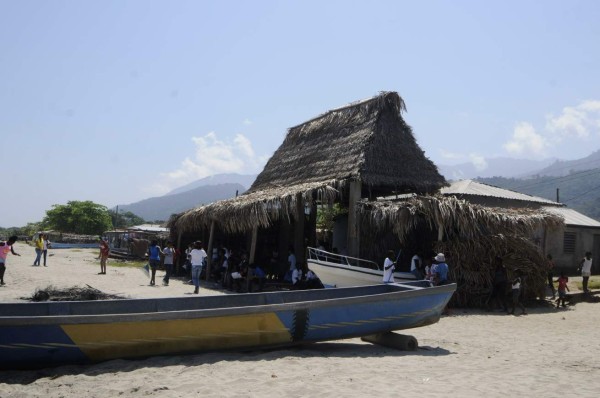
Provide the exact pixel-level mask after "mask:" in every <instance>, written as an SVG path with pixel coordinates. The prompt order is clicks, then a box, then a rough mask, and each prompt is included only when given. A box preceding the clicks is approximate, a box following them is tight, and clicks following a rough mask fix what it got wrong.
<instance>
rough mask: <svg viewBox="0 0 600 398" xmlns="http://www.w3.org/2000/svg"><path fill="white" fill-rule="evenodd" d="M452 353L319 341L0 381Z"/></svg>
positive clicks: (69, 368) (22, 373)
mask: <svg viewBox="0 0 600 398" xmlns="http://www.w3.org/2000/svg"><path fill="white" fill-rule="evenodd" d="M446 355H452V352H450V351H449V350H447V349H445V348H441V347H429V346H420V347H419V348H418V349H417V350H415V351H400V350H396V349H393V348H386V347H382V346H378V345H373V344H366V343H352V342H344V341H339V342H322V343H314V344H305V345H299V346H296V347H291V348H289V347H288V348H285V349H272V350H256V351H246V352H213V353H210V352H209V353H204V354H190V355H170V356H159V357H151V358H146V359H137V360H123V359H117V360H112V361H106V362H100V363H97V364H90V365H66V366H59V367H53V368H44V369H36V370H9V371H2V372H1V373H0V382H2V383H6V384H11V385H15V384H21V385H25V384H29V383H33V382H35V381H36V380H39V379H44V378H50V379H56V378H59V377H63V376H70V375H86V376H91V377H93V376H97V375H101V374H105V373H119V372H133V371H136V370H138V369H143V368H157V369H160V368H165V367H169V366H183V367H192V366H199V365H211V364H214V363H217V362H222V361H232V362H248V363H249V364H248V366H253V365H252V364H251V363H254V362H257V361H274V360H279V359H283V358H288V357H296V358H317V357H323V358H348V359H356V358H372V357H390V356H392V357H399V358H401V357H407V356H421V357H437V356H446Z"/></svg>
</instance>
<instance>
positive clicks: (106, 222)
mask: <svg viewBox="0 0 600 398" xmlns="http://www.w3.org/2000/svg"><path fill="white" fill-rule="evenodd" d="M42 225H43V226H44V228H47V229H53V230H56V231H60V232H68V233H75V234H82V235H99V234H101V233H103V232H104V231H107V230H109V229H112V222H111V218H110V214H109V211H108V209H107V208H106V206H103V205H99V204H97V203H94V202H92V201H89V200H88V201H83V202H81V201H70V202H68V203H67V204H66V205H53V206H52V209H51V210H48V211H46V217H44V219H43V220H42Z"/></svg>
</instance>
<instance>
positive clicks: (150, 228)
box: [129, 224, 169, 232]
mask: <svg viewBox="0 0 600 398" xmlns="http://www.w3.org/2000/svg"><path fill="white" fill-rule="evenodd" d="M129 230H130V231H144V232H169V228H165V227H161V226H160V225H158V224H142V225H136V226H134V227H130V228H129Z"/></svg>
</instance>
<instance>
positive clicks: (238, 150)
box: [150, 132, 267, 194]
mask: <svg viewBox="0 0 600 398" xmlns="http://www.w3.org/2000/svg"><path fill="white" fill-rule="evenodd" d="M192 142H193V143H194V154H193V156H190V157H186V158H185V159H184V160H183V161H182V162H181V166H180V167H179V168H178V169H177V170H174V171H171V172H168V173H162V174H161V175H160V178H159V181H158V182H157V183H155V184H153V186H152V187H150V189H151V190H152V192H153V193H154V194H164V193H167V192H168V191H171V190H173V189H174V188H177V187H180V186H182V185H185V184H187V183H190V182H192V181H195V180H198V179H200V178H204V177H208V176H211V175H215V174H220V173H240V174H251V173H258V172H260V170H261V169H262V166H263V165H264V164H265V162H266V160H267V157H266V156H257V155H256V154H255V152H254V149H253V148H252V142H250V140H249V139H248V138H247V137H245V136H244V135H242V134H237V135H236V136H235V137H234V139H233V141H227V140H222V139H219V138H218V137H217V134H216V133H215V132H210V133H208V134H206V135H204V136H202V137H192Z"/></svg>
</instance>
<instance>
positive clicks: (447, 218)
mask: <svg viewBox="0 0 600 398" xmlns="http://www.w3.org/2000/svg"><path fill="white" fill-rule="evenodd" d="M358 209H359V211H360V213H361V220H362V222H363V224H366V225H369V229H370V230H371V231H373V238H372V239H373V245H376V242H377V241H382V239H381V238H380V234H381V233H385V232H387V231H390V230H392V231H393V232H394V234H395V235H396V236H397V238H398V239H399V241H400V243H401V245H404V244H405V243H406V242H407V241H408V238H409V237H411V238H413V237H414V236H413V235H414V234H415V231H416V230H417V229H419V228H422V227H423V226H425V227H426V228H425V229H427V230H429V231H433V235H438V239H437V240H436V239H431V235H430V236H429V237H425V238H424V240H425V241H429V242H431V243H432V244H433V245H432V247H430V248H429V251H430V252H432V253H435V252H443V253H445V254H446V258H447V259H448V262H449V264H450V272H451V275H452V280H454V281H457V282H458V290H457V293H456V295H455V298H454V299H455V301H456V303H457V304H458V305H461V306H478V307H479V306H482V305H483V304H484V302H485V301H486V300H487V298H488V293H489V291H490V289H491V285H492V278H493V272H494V269H493V264H494V261H493V260H494V259H495V258H496V257H501V258H502V259H503V260H504V264H505V265H506V267H507V269H508V271H509V273H510V275H515V274H517V273H519V274H520V275H523V276H524V277H525V280H526V281H527V283H526V294H527V295H528V296H530V297H532V296H536V295H539V293H540V292H541V291H543V289H544V287H545V281H546V274H547V271H548V269H547V262H546V259H545V257H544V255H543V252H542V251H541V250H540V247H539V246H538V245H537V244H536V243H535V242H534V241H532V240H531V239H530V237H532V236H533V234H534V232H535V231H536V230H538V229H540V228H548V229H558V228H562V227H563V226H564V222H563V219H562V218H561V217H560V216H558V215H556V214H552V213H549V212H546V211H544V210H539V209H528V208H520V209H507V208H492V207H485V206H482V205H477V204H471V203H469V202H467V201H465V200H461V199H457V198H456V197H444V196H424V197H414V198H409V199H407V200H403V201H377V202H367V201H361V202H359V204H358ZM421 249H423V248H421ZM425 251H427V249H425Z"/></svg>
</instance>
